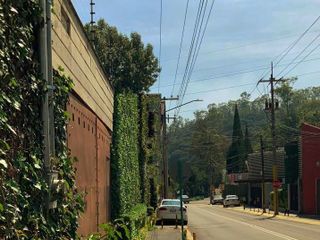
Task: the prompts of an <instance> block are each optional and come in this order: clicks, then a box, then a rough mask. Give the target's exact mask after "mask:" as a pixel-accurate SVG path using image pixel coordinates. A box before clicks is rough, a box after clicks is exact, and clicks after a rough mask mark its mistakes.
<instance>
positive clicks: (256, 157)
mask: <svg viewBox="0 0 320 240" xmlns="http://www.w3.org/2000/svg"><path fill="white" fill-rule="evenodd" d="M284 157H285V152H284V150H283V149H281V150H277V163H278V177H279V179H281V178H284V177H285V174H284ZM272 162H273V158H272V152H271V151H265V152H264V172H265V180H266V181H270V180H272ZM248 166H249V170H248V180H249V181H255V180H257V181H260V180H261V179H262V176H261V170H262V167H261V155H260V153H252V154H249V155H248Z"/></svg>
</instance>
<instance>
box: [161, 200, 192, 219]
mask: <svg viewBox="0 0 320 240" xmlns="http://www.w3.org/2000/svg"><path fill="white" fill-rule="evenodd" d="M182 211H183V221H184V224H185V225H187V224H188V214H187V207H186V206H185V205H184V204H183V203H182ZM176 219H177V220H178V221H179V222H180V219H181V212H180V200H179V199H163V200H162V201H161V204H160V206H159V208H158V211H157V221H158V222H161V221H162V220H163V221H168V220H171V221H175V220H176Z"/></svg>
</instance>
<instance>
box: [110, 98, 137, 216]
mask: <svg viewBox="0 0 320 240" xmlns="http://www.w3.org/2000/svg"><path fill="white" fill-rule="evenodd" d="M113 121H114V124H113V126H114V127H113V139H112V150H111V216H112V219H116V218H118V217H119V216H120V215H122V214H125V213H127V212H129V211H130V210H131V209H132V207H133V206H134V205H136V204H137V203H139V202H140V201H141V193H140V175H139V152H138V151H139V150H138V97H137V96H136V95H135V94H132V93H127V94H118V95H117V96H116V97H115V103H114V117H113Z"/></svg>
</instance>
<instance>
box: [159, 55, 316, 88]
mask: <svg viewBox="0 0 320 240" xmlns="http://www.w3.org/2000/svg"><path fill="white" fill-rule="evenodd" d="M317 60H320V58H312V59H307V60H304V61H302V62H310V61H317ZM296 63H298V62H293V63H291V65H292V64H296ZM285 65H287V64H281V65H279V66H285ZM267 68H269V67H265V66H264V65H261V66H257V68H254V69H244V70H241V71H237V72H229V73H228V72H226V73H223V74H221V75H216V76H212V77H208V78H202V79H195V80H192V81H190V83H191V84H196V83H198V82H203V81H209V80H213V79H219V78H225V77H231V76H236V75H242V74H246V73H252V72H257V71H261V70H264V69H267ZM176 85H177V84H176ZM171 86H173V85H172V84H168V85H164V86H161V87H162V88H164V87H171Z"/></svg>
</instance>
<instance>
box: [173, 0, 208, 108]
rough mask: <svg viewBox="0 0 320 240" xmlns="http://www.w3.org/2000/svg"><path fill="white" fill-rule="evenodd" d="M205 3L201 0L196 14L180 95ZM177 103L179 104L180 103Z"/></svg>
mask: <svg viewBox="0 0 320 240" xmlns="http://www.w3.org/2000/svg"><path fill="white" fill-rule="evenodd" d="M203 3H204V2H203V1H202V0H201V1H200V2H199V5H198V11H197V16H196V20H195V25H194V29H193V35H192V40H191V44H190V47H189V53H188V59H187V63H186V67H185V71H184V75H183V78H182V82H181V86H180V90H179V94H178V95H179V96H181V94H182V91H183V88H184V84H185V75H186V73H187V70H188V68H189V65H190V59H191V54H192V50H193V47H194V41H195V37H196V32H197V28H198V24H199V19H200V14H201V12H202V8H203ZM177 105H179V103H178V104H177Z"/></svg>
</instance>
